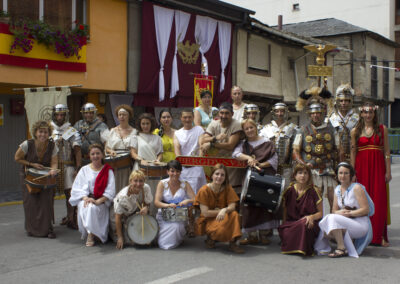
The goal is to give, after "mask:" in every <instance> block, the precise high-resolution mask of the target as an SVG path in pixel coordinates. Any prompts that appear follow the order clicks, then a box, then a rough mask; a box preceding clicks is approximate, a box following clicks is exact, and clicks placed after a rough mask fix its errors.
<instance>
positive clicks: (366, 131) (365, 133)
mask: <svg viewBox="0 0 400 284" xmlns="http://www.w3.org/2000/svg"><path fill="white" fill-rule="evenodd" d="M362 134H363V136H365V137H367V138H370V137H371V136H372V135H374V128H372V127H364V129H363V133H362Z"/></svg>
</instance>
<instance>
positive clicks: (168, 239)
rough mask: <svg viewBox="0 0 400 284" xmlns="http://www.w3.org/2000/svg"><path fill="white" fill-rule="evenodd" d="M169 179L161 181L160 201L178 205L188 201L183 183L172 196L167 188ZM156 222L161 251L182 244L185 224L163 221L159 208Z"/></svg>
mask: <svg viewBox="0 0 400 284" xmlns="http://www.w3.org/2000/svg"><path fill="white" fill-rule="evenodd" d="M168 181H169V178H167V179H163V180H162V181H161V182H162V183H163V184H164V190H163V195H162V201H163V202H164V203H175V204H176V203H179V202H181V201H183V200H185V199H188V198H187V196H186V191H185V182H184V181H181V186H180V188H179V189H178V190H177V191H176V192H175V195H172V192H171V190H170V188H169V186H168ZM157 221H158V225H159V227H160V231H159V233H158V246H159V247H160V248H162V249H172V248H176V247H177V246H179V244H180V243H182V241H183V238H184V237H185V234H186V229H185V225H186V222H170V221H164V220H163V218H162V216H161V208H160V209H158V213H157Z"/></svg>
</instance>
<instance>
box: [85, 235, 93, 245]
mask: <svg viewBox="0 0 400 284" xmlns="http://www.w3.org/2000/svg"><path fill="white" fill-rule="evenodd" d="M86 246H87V247H92V246H94V236H93V235H91V234H89V235H88V237H87V240H86Z"/></svg>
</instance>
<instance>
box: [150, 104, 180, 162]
mask: <svg viewBox="0 0 400 284" xmlns="http://www.w3.org/2000/svg"><path fill="white" fill-rule="evenodd" d="M159 121H160V127H159V128H157V129H155V130H154V132H153V134H156V135H158V136H160V137H161V141H162V144H163V158H162V162H165V163H168V162H169V161H171V160H175V151H174V133H175V129H173V128H172V127H171V125H172V114H171V112H170V111H169V110H167V109H163V110H161V111H160V116H159Z"/></svg>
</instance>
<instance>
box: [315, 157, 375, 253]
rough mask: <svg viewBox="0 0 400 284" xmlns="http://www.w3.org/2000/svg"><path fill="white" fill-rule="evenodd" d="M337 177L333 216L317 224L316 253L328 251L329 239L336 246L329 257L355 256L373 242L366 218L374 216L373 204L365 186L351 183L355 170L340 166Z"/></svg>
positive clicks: (345, 164)
mask: <svg viewBox="0 0 400 284" xmlns="http://www.w3.org/2000/svg"><path fill="white" fill-rule="evenodd" d="M336 176H337V179H338V182H339V185H338V186H337V187H336V188H335V192H334V199H333V207H332V214H328V215H326V216H325V217H324V218H323V219H322V220H321V221H320V222H319V227H320V228H321V232H320V233H319V236H318V240H317V242H316V243H315V250H316V251H318V253H319V254H324V253H325V252H330V251H331V247H330V245H329V239H333V240H335V241H336V244H337V247H336V249H335V250H334V251H333V252H332V253H330V254H328V256H329V257H342V256H347V255H350V256H352V257H358V255H359V254H361V253H362V251H363V250H364V248H365V247H366V246H367V245H368V244H369V242H370V241H371V239H372V226H371V222H370V220H369V218H368V216H370V215H373V214H374V204H373V203H372V200H371V199H370V197H369V196H368V193H367V192H366V190H365V188H364V186H362V185H361V184H359V183H353V182H352V179H353V177H354V169H353V167H352V166H351V165H350V164H348V163H346V162H342V163H340V164H339V165H338V167H337V169H336ZM353 240H355V242H354V244H353Z"/></svg>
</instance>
